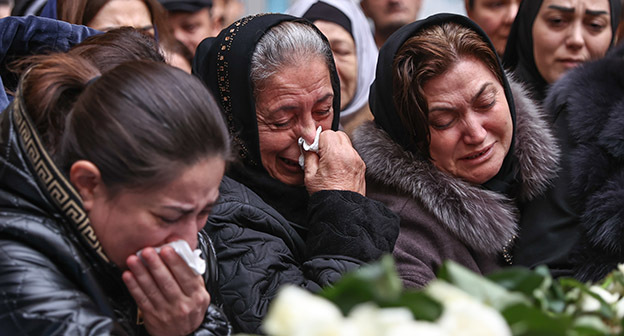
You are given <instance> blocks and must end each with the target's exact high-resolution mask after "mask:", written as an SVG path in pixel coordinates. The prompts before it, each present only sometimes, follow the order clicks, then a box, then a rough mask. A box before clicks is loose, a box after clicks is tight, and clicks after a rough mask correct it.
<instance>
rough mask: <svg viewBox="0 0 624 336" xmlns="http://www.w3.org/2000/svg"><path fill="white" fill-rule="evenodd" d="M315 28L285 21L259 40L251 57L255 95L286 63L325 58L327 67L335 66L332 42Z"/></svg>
mask: <svg viewBox="0 0 624 336" xmlns="http://www.w3.org/2000/svg"><path fill="white" fill-rule="evenodd" d="M320 34H321V33H320V32H318V31H317V30H316V29H314V28H313V27H311V26H309V25H307V24H305V23H301V22H293V21H285V22H282V23H280V24H278V25H277V26H275V27H273V28H271V29H270V30H269V31H267V32H266V33H265V34H264V36H262V38H260V40H259V41H258V44H257V45H256V49H255V50H254V52H253V55H252V56H251V70H250V76H251V83H252V85H253V91H254V96H256V95H257V93H258V91H259V90H261V89H262V86H263V84H264V81H265V80H267V79H268V78H269V77H271V76H273V75H274V74H276V73H277V72H278V71H279V70H280V69H281V68H283V67H284V66H292V65H299V64H300V63H301V62H304V61H308V60H311V59H315V58H321V59H323V60H324V61H325V64H327V68H328V69H329V70H330V71H333V69H334V68H335V66H334V62H333V55H332V51H331V48H330V47H329V44H328V43H327V42H325V40H323V38H322V37H321V35H320Z"/></svg>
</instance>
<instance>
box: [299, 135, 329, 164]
mask: <svg viewBox="0 0 624 336" xmlns="http://www.w3.org/2000/svg"><path fill="white" fill-rule="evenodd" d="M322 130H323V129H322V128H321V126H319V127H318V128H317V129H316V136H315V137H314V142H312V144H310V145H308V143H307V142H306V141H305V139H304V138H303V137H299V151H300V152H301V155H299V165H300V166H301V169H303V168H304V165H305V160H304V159H303V151H306V152H310V151H311V152H315V153H318V150H319V147H318V146H319V136H320V135H321V131H322Z"/></svg>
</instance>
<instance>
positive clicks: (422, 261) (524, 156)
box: [354, 14, 557, 287]
mask: <svg viewBox="0 0 624 336" xmlns="http://www.w3.org/2000/svg"><path fill="white" fill-rule="evenodd" d="M370 97H371V100H370V103H371V110H372V112H373V115H374V116H375V121H374V123H373V122H371V123H367V124H364V125H363V126H361V127H360V128H359V129H357V130H356V132H355V138H354V146H355V148H356V149H357V150H358V152H359V153H360V155H361V156H362V159H363V160H364V162H366V165H367V171H366V175H367V187H368V188H367V192H368V195H369V196H370V197H371V198H374V199H378V200H381V201H383V202H384V203H385V204H387V205H388V207H389V208H390V209H392V210H394V211H396V212H397V213H399V215H400V216H401V231H400V235H399V238H398V240H397V244H396V247H395V250H394V255H395V257H396V260H397V264H398V268H399V274H400V276H401V278H402V279H403V281H404V283H405V284H406V285H407V286H409V287H422V286H424V285H425V284H426V283H427V282H429V281H431V280H432V279H434V278H435V272H436V271H437V268H438V267H439V266H440V264H441V263H442V262H443V261H444V260H447V259H451V260H454V261H456V262H458V263H460V264H462V265H464V266H466V267H468V268H470V269H472V270H473V271H475V272H479V273H488V272H490V271H491V270H494V269H496V268H498V267H500V266H501V265H504V264H506V263H507V264H510V263H511V262H512V255H510V254H509V253H508V252H509V250H508V248H509V246H510V243H511V242H512V240H513V239H514V235H515V232H516V223H517V220H518V218H517V212H518V209H517V207H516V205H515V202H516V201H519V200H525V199H531V198H533V197H535V196H536V195H539V194H540V193H541V192H542V190H543V189H544V188H545V187H546V185H547V184H548V181H549V179H551V178H552V177H553V175H554V171H555V167H556V162H557V160H556V158H557V152H556V146H555V145H554V141H553V138H552V136H551V135H550V132H549V131H548V129H547V127H546V123H545V122H544V121H543V120H542V119H541V116H540V111H539V109H538V108H536V106H535V104H534V103H533V102H532V101H531V100H530V99H528V98H527V97H526V95H525V94H524V92H523V90H522V89H521V88H519V85H518V84H516V83H511V85H510V83H509V82H508V80H507V77H506V76H505V74H504V72H503V69H502V66H501V65H500V63H499V61H498V57H497V55H496V51H495V49H494V47H493V45H492V43H491V42H490V40H489V39H488V38H487V35H486V34H485V33H484V32H483V31H482V30H481V29H480V28H479V27H478V26H477V25H476V24H475V23H474V22H472V21H471V20H470V19H468V18H466V17H464V16H459V15H451V14H440V15H435V16H432V17H429V18H427V19H425V20H421V21H417V22H414V23H412V24H409V25H407V26H405V27H403V28H401V29H400V30H399V31H397V32H396V33H395V34H394V35H392V36H391V37H390V39H389V40H388V41H387V42H386V44H385V45H384V46H383V47H382V48H381V50H380V54H379V60H378V62H377V76H376V79H375V82H374V83H373V85H372V86H371V94H370Z"/></svg>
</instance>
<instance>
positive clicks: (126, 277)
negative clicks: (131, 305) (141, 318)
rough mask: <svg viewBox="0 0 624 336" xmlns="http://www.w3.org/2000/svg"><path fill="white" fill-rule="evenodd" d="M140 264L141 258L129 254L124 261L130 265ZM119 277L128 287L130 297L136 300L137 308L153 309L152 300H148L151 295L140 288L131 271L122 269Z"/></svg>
mask: <svg viewBox="0 0 624 336" xmlns="http://www.w3.org/2000/svg"><path fill="white" fill-rule="evenodd" d="M133 257H134V259H133V260H130V258H133ZM136 263H138V264H141V263H142V262H141V260H139V258H138V257H137V256H131V257H129V258H128V260H127V261H126V264H127V265H128V266H129V267H131V265H132V264H136ZM121 278H122V280H123V282H124V283H125V284H126V287H127V288H128V291H129V292H130V295H132V297H133V298H134V301H135V302H136V304H137V306H138V307H139V308H141V310H142V311H153V310H154V309H155V308H154V305H153V304H152V301H151V300H150V298H151V296H150V295H148V294H146V293H145V291H143V288H141V285H139V282H138V280H137V278H136V276H135V275H134V274H133V273H132V271H131V270H130V271H124V272H123V274H122V275H121Z"/></svg>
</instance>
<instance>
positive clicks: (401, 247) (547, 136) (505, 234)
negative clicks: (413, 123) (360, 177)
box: [353, 82, 558, 287]
mask: <svg viewBox="0 0 624 336" xmlns="http://www.w3.org/2000/svg"><path fill="white" fill-rule="evenodd" d="M511 88H512V92H513V96H514V101H515V105H516V125H515V131H516V132H515V137H516V138H515V141H516V142H515V147H514V148H515V152H514V153H515V155H516V156H517V158H518V164H519V167H518V169H519V171H520V175H521V177H522V181H523V183H522V185H521V186H520V188H519V194H518V195H517V199H515V200H510V199H508V198H507V197H505V196H504V195H502V194H499V193H496V192H493V191H490V190H486V189H483V188H481V187H480V186H478V185H473V184H470V183H468V182H466V181H464V180H461V179H459V178H456V177H453V176H450V175H448V174H446V173H444V172H442V171H440V170H439V169H437V168H435V166H433V164H431V162H429V161H428V160H423V159H422V158H420V157H419V156H417V155H415V154H413V153H411V152H409V151H406V150H404V149H403V148H402V147H401V146H399V145H398V144H396V143H395V142H393V141H392V140H391V139H390V137H389V136H388V134H387V133H386V132H385V131H383V130H381V129H379V128H377V127H376V126H375V124H374V123H373V122H369V123H366V124H364V125H362V126H361V127H360V128H358V129H357V130H356V132H355V134H354V139H353V144H354V147H355V148H356V150H357V151H358V152H359V153H360V156H361V157H362V159H363V160H364V162H365V163H366V167H367V168H366V176H367V196H368V197H370V198H373V199H377V200H380V201H382V202H384V203H385V204H386V205H387V206H388V207H389V208H390V209H392V210H393V211H395V212H396V213H397V214H399V216H400V217H401V231H400V234H399V238H398V240H397V243H396V245H395V249H394V257H395V259H396V262H397V267H398V270H399V274H400V276H401V278H402V280H403V282H404V284H405V285H406V286H408V287H422V286H424V285H425V284H427V283H428V282H429V281H431V280H432V279H434V278H435V272H436V271H437V269H438V267H439V266H440V264H441V263H442V262H443V261H444V260H447V259H451V260H454V261H456V262H458V263H460V264H462V265H464V266H466V267H468V268H469V269H471V270H473V271H475V272H478V273H482V274H483V273H488V272H490V271H492V270H494V269H496V268H498V267H500V263H501V260H502V258H501V256H502V252H503V249H504V248H505V247H506V246H507V245H508V244H509V243H510V241H511V240H512V239H513V237H514V235H515V234H516V231H517V222H518V210H517V207H516V205H515V204H516V201H519V200H526V199H531V198H533V197H535V196H536V195H539V194H540V193H541V192H543V190H544V189H545V188H546V186H547V185H548V183H549V181H550V180H551V179H552V178H553V177H554V176H555V175H556V167H557V162H558V161H557V160H558V150H557V146H556V143H555V140H554V138H553V136H552V135H551V133H550V131H549V129H548V127H547V124H546V123H545V121H544V120H543V119H542V117H541V114H540V110H539V108H538V107H537V106H536V105H535V104H534V103H533V102H532V101H531V100H530V99H529V98H528V97H527V96H526V93H525V91H524V90H523V89H522V87H521V85H520V84H517V83H513V82H511Z"/></svg>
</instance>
